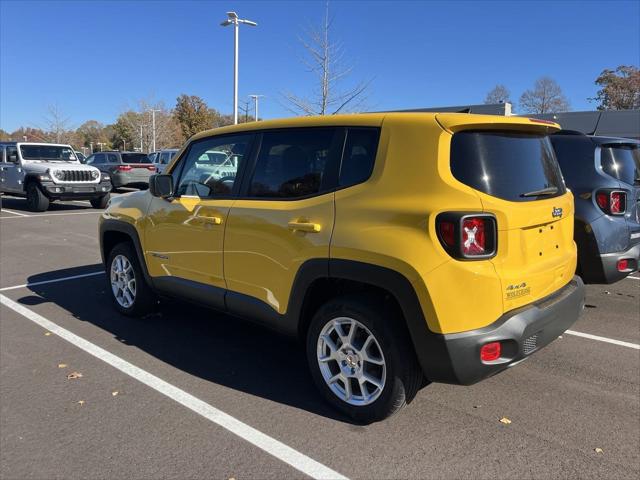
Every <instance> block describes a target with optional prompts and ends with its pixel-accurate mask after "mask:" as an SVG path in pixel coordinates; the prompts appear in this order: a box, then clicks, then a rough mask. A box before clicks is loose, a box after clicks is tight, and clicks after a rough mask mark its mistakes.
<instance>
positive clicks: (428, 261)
mask: <svg viewBox="0 0 640 480" xmlns="http://www.w3.org/2000/svg"><path fill="white" fill-rule="evenodd" d="M558 128H559V127H558V125H556V124H553V123H549V122H545V121H539V120H530V119H527V118H508V117H494V116H480V115H467V114H448V113H438V114H436V113H379V114H362V115H342V116H330V117H318V118H312V117H306V118H295V119H288V120H276V121H265V122H257V123H255V122H254V123H247V124H243V125H237V126H231V127H224V128H219V129H215V130H211V131H207V132H204V133H201V134H198V135H196V136H194V137H193V138H191V139H190V140H189V142H188V143H187V144H186V145H185V146H184V148H183V149H182V150H181V151H180V152H179V153H178V154H177V155H176V157H175V158H174V160H173V161H172V162H171V164H170V165H169V166H168V167H167V169H166V172H167V173H166V174H164V175H156V176H154V177H152V178H151V181H150V188H149V190H148V191H145V192H136V193H132V194H129V195H123V196H120V197H117V198H113V199H112V200H111V204H110V206H109V207H108V209H107V210H106V211H105V213H104V214H103V216H102V218H101V221H100V242H101V251H102V256H103V260H104V263H105V267H106V271H107V274H108V282H109V290H110V291H111V292H112V296H113V300H114V304H115V307H116V308H117V309H118V310H119V311H120V312H122V313H124V314H127V315H142V314H145V313H148V312H149V311H150V310H151V309H153V308H154V307H155V306H156V305H157V301H156V299H157V296H171V297H177V298H182V299H186V300H189V301H192V302H196V303H199V304H201V305H206V306H210V307H213V308H216V309H219V310H222V311H226V312H230V313H233V314H235V315H236V316H242V317H246V318H250V319H252V320H254V321H257V322H260V323H262V324H264V325H266V326H268V327H270V328H273V329H276V330H278V331H280V332H283V333H285V334H289V335H293V336H296V337H298V338H299V339H300V340H301V341H302V342H304V343H305V344H306V352H307V357H308V362H309V367H310V370H311V373H312V376H313V379H314V381H315V383H316V384H317V387H318V389H319V390H320V392H321V393H322V395H323V396H324V397H325V398H326V400H327V401H329V402H330V403H331V404H333V405H334V406H335V407H336V408H338V409H339V410H341V411H342V412H344V413H346V414H348V415H349V416H351V417H353V418H354V419H356V420H358V421H361V422H371V421H375V420H380V419H382V418H385V417H387V416H389V415H390V414H392V413H394V412H395V411H397V410H399V409H400V408H401V407H402V406H403V405H404V404H405V403H407V402H409V401H410V400H411V399H412V398H413V397H414V396H415V394H416V392H417V391H418V389H419V388H420V387H421V386H422V385H423V384H424V382H425V380H426V381H433V382H446V383H454V384H463V385H468V384H472V383H475V382H477V381H479V380H481V379H483V378H486V377H489V376H491V375H494V374H496V373H498V372H500V371H502V370H504V369H506V368H508V367H510V366H512V365H515V364H516V363H518V362H520V361H521V360H523V359H525V358H526V357H527V356H529V355H530V354H532V353H533V352H535V351H537V350H539V349H540V348H542V347H544V346H545V345H547V344H548V343H549V342H551V341H553V340H554V339H555V338H557V337H558V336H559V335H561V334H562V333H563V332H564V331H565V330H566V329H567V328H569V327H570V326H571V324H572V323H573V322H574V321H575V320H576V319H577V318H578V315H579V313H580V312H581V310H582V308H583V304H584V286H583V284H582V282H581V280H580V279H579V278H578V277H575V276H574V272H575V268H576V247H575V244H574V242H573V197H572V195H571V193H570V192H569V191H568V190H567V189H566V187H565V184H564V181H563V178H562V175H561V173H560V170H559V167H558V164H557V163H556V159H555V156H554V153H553V149H552V147H551V144H550V142H549V140H548V138H547V135H548V134H549V133H551V132H553V131H556V130H557V129H558Z"/></svg>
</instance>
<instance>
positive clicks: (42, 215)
mask: <svg viewBox="0 0 640 480" xmlns="http://www.w3.org/2000/svg"><path fill="white" fill-rule="evenodd" d="M2 210H3V211H4V210H5V209H4V208H3V209H2ZM7 211H8V210H7ZM9 213H16V212H9ZM97 213H102V211H99V212H71V213H40V214H36V215H25V214H21V215H22V216H21V217H0V220H9V219H12V218H22V217H28V218H33V217H55V216H58V215H95V214H97Z"/></svg>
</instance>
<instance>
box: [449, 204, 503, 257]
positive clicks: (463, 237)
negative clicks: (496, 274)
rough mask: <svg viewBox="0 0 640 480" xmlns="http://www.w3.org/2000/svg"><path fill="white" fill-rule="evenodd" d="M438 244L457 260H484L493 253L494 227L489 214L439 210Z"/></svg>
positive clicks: (494, 222)
mask: <svg viewBox="0 0 640 480" xmlns="http://www.w3.org/2000/svg"><path fill="white" fill-rule="evenodd" d="M436 229H437V232H438V238H439V239H440V243H441V244H442V246H443V247H444V249H445V250H446V251H447V253H448V254H449V255H451V256H452V257H454V258H459V259H467V260H473V259H478V260H480V259H484V258H490V257H493V256H494V255H495V254H496V244H497V228H496V219H495V217H494V216H493V215H487V214H471V213H462V212H447V213H441V214H440V215H438V217H437V218H436Z"/></svg>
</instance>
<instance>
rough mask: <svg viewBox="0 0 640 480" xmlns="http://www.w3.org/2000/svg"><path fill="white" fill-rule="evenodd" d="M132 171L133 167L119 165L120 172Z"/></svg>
mask: <svg viewBox="0 0 640 480" xmlns="http://www.w3.org/2000/svg"><path fill="white" fill-rule="evenodd" d="M129 170H131V165H118V171H119V172H128V171H129Z"/></svg>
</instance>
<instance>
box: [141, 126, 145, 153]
mask: <svg viewBox="0 0 640 480" xmlns="http://www.w3.org/2000/svg"><path fill="white" fill-rule="evenodd" d="M140 153H144V148H143V145H142V123H141V124H140Z"/></svg>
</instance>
